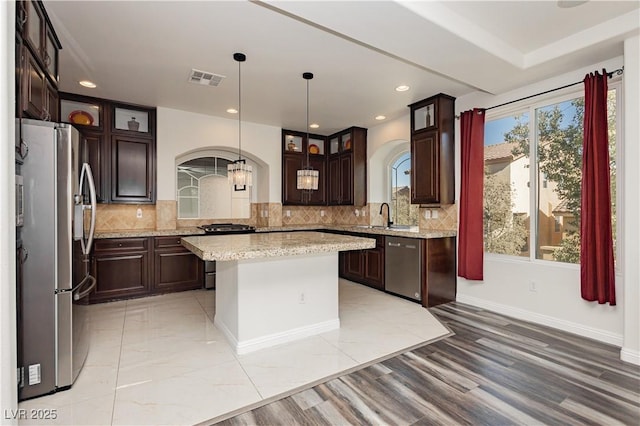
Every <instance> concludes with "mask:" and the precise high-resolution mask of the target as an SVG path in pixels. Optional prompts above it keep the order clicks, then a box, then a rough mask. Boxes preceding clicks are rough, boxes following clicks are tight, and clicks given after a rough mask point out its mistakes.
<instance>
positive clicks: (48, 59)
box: [44, 50, 51, 68]
mask: <svg viewBox="0 0 640 426" xmlns="http://www.w3.org/2000/svg"><path fill="white" fill-rule="evenodd" d="M44 65H45V66H46V67H47V68H49V65H51V56H49V52H47V51H46V50H45V51H44Z"/></svg>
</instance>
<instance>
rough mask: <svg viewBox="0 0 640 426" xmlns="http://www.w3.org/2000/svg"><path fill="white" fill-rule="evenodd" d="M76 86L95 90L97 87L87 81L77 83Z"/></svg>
mask: <svg viewBox="0 0 640 426" xmlns="http://www.w3.org/2000/svg"><path fill="white" fill-rule="evenodd" d="M78 84H79V85H80V86H83V87H88V88H89V89H95V88H96V87H97V86H96V84H95V83H94V82H93V81H89V80H82V81H79V82H78Z"/></svg>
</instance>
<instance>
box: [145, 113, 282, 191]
mask: <svg viewBox="0 0 640 426" xmlns="http://www.w3.org/2000/svg"><path fill="white" fill-rule="evenodd" d="M157 111H158V112H157V114H158V117H157V123H158V129H157V132H158V135H157V170H158V171H164V172H163V173H160V172H158V179H157V191H158V192H157V197H158V200H175V199H176V174H175V172H173V173H167V172H166V171H168V170H174V171H175V159H176V157H178V156H180V155H182V154H184V153H185V152H189V151H193V150H196V149H202V148H208V147H211V148H219V149H220V148H222V149H226V148H228V149H229V150H230V151H232V152H237V150H238V120H237V119H235V120H232V119H226V118H221V117H215V116H210V115H204V114H196V113H192V112H186V111H180V110H177V109H171V108H164V107H158V109H157ZM281 135H282V132H281V129H280V128H279V127H273V126H265V125H262V124H256V123H249V122H246V121H243V122H242V155H243V156H245V155H246V156H247V157H248V158H250V159H251V160H253V161H254V162H255V163H257V164H258V165H259V166H260V167H259V170H254V174H255V173H257V176H256V175H254V190H256V191H257V201H258V202H280V200H281V197H280V193H281V186H280V173H281V169H282V163H281V161H282V160H281V152H282V148H281V137H282V136H281Z"/></svg>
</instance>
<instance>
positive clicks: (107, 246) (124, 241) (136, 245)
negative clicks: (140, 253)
mask: <svg viewBox="0 0 640 426" xmlns="http://www.w3.org/2000/svg"><path fill="white" fill-rule="evenodd" d="M148 247H149V243H148V238H113V239H104V240H96V251H114V250H127V251H131V250H147V248H148Z"/></svg>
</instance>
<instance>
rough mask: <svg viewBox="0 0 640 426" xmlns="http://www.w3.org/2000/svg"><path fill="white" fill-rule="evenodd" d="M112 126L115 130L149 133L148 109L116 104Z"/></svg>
mask: <svg viewBox="0 0 640 426" xmlns="http://www.w3.org/2000/svg"><path fill="white" fill-rule="evenodd" d="M113 128H114V129H115V130H127V131H131V132H138V133H151V126H150V122H149V110H146V109H130V108H124V107H118V106H116V107H115V108H114V114H113Z"/></svg>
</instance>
